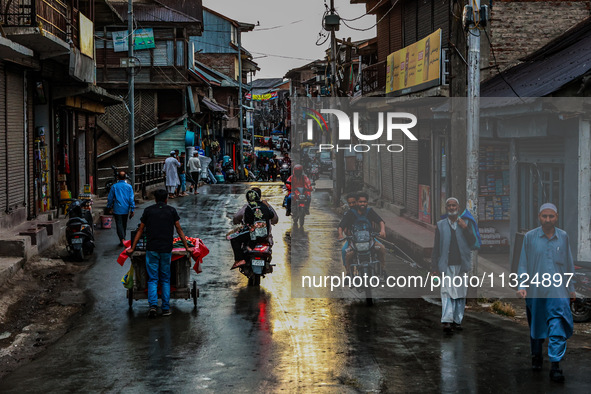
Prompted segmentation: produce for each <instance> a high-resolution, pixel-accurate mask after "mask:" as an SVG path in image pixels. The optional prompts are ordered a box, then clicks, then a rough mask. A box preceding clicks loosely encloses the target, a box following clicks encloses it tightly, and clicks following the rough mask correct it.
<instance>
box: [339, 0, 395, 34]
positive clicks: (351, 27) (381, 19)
mask: <svg viewBox="0 0 591 394" xmlns="http://www.w3.org/2000/svg"><path fill="white" fill-rule="evenodd" d="M398 1H399V0H396V1H395V2H394V4H392V7H390V9H389V10H388V11H386V13H385V14H384V15H383V16H382V17H381V18H380V20H378V21H377V22H376V23H375V25H373V26H371V27H368V28H366V29H359V28H357V27H353V26H350V25H348V24H347V22H346V21H345V20H344V19H343V18H341V20H342V21H343V25H345V26H347V27H348V28H349V29H352V30H357V31H368V30H371V29H373V28H374V27H376V26H377V25H378V24H379V23H380V22H381V21H383V20H384V18H386V16H388V14H389V13H390V11H392V10H393V9H394V7H395V6H396V4H398ZM337 15H339V14H338V13H337ZM339 17H340V15H339Z"/></svg>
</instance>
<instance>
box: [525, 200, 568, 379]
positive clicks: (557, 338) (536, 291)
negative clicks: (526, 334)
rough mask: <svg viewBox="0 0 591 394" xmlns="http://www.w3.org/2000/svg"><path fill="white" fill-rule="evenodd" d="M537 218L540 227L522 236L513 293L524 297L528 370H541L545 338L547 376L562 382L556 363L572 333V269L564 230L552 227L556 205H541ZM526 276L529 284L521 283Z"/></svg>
mask: <svg viewBox="0 0 591 394" xmlns="http://www.w3.org/2000/svg"><path fill="white" fill-rule="evenodd" d="M538 218H539V220H540V223H541V226H540V227H538V228H535V229H533V230H531V231H529V232H528V233H527V234H525V238H524V239H523V246H522V248H521V256H520V258H519V266H518V269H517V273H518V277H519V288H518V291H517V295H518V296H519V297H521V298H526V300H525V305H526V311H527V321H528V323H529V326H530V345H531V353H532V369H533V370H534V371H540V370H542V364H543V356H542V344H543V343H544V340H545V338H549V341H548V357H549V358H550V362H551V363H552V367H551V369H550V379H552V380H553V381H556V382H563V381H564V375H563V374H562V370H561V369H560V367H559V364H558V363H559V362H560V360H562V358H563V357H564V354H565V352H566V340H567V339H568V338H569V337H570V336H571V335H572V334H573V317H572V313H571V310H570V302H569V298H571V299H574V297H575V293H574V291H575V289H574V285H573V281H572V280H570V281H569V278H571V275H569V274H572V273H573V272H574V264H573V257H572V254H571V250H570V245H569V240H568V235H567V233H566V232H565V231H564V230H561V229H559V228H557V227H556V223H557V221H558V210H557V209H556V206H555V205H554V204H550V203H546V204H544V205H542V206H541V207H540V211H539V215H538ZM526 276H527V279H529V281H528V282H529V283H526V282H525V280H526ZM544 278H549V280H545V279H544ZM567 283H568V286H567ZM523 285H527V286H523Z"/></svg>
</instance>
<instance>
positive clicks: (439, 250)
mask: <svg viewBox="0 0 591 394" xmlns="http://www.w3.org/2000/svg"><path fill="white" fill-rule="evenodd" d="M445 208H446V210H447V218H445V219H442V220H440V221H438V222H437V229H436V230H435V242H434V244H433V254H432V255H431V264H432V265H433V274H434V275H442V277H441V324H442V326H443V331H445V332H447V333H451V332H452V331H453V330H457V331H461V330H462V326H461V324H462V319H463V318H464V309H465V307H466V295H467V294H468V285H467V283H462V284H461V285H460V286H454V280H453V279H454V278H455V277H458V276H459V277H462V276H463V275H464V274H465V273H468V272H470V270H471V269H472V254H471V250H472V247H473V245H474V244H475V243H476V235H475V234H476V232H475V230H474V224H473V223H472V221H470V220H464V219H463V218H461V217H459V215H458V212H459V208H460V202H459V200H458V199H457V198H455V197H450V198H448V199H447V200H446V202H445Z"/></svg>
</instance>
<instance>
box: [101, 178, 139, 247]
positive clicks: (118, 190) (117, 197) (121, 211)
mask: <svg viewBox="0 0 591 394" xmlns="http://www.w3.org/2000/svg"><path fill="white" fill-rule="evenodd" d="M126 177H127V174H126V173H125V171H119V173H118V174H117V179H118V182H117V183H115V184H114V185H113V186H112V187H111V190H110V191H109V197H108V198H107V208H112V209H113V216H114V217H115V225H116V226H117V236H118V237H119V246H123V240H124V239H125V234H126V232H127V217H128V215H129V218H130V219H131V218H132V217H133V211H134V209H135V201H134V196H133V187H131V185H130V184H129V183H127V182H125V178H126Z"/></svg>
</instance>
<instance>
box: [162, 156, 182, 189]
mask: <svg viewBox="0 0 591 394" xmlns="http://www.w3.org/2000/svg"><path fill="white" fill-rule="evenodd" d="M175 154H176V153H175V151H170V157H169V158H167V159H166V160H165V161H164V167H162V171H163V172H164V174H165V175H166V190H167V191H168V197H169V198H174V192H175V191H176V188H177V186H178V185H180V184H181V182H180V179H179V173H178V168H179V167H180V166H181V163H179V161H178V160H177V159H176V158H175V157H174V156H175Z"/></svg>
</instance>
